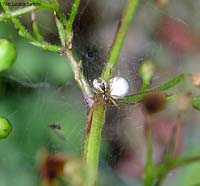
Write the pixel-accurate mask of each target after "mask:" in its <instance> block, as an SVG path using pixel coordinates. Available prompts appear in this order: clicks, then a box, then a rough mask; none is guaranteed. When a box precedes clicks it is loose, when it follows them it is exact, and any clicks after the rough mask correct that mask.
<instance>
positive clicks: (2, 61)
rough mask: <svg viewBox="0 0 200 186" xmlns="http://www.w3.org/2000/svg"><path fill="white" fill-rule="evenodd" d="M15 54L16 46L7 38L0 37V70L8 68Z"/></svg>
mask: <svg viewBox="0 0 200 186" xmlns="http://www.w3.org/2000/svg"><path fill="white" fill-rule="evenodd" d="M16 56H17V53H16V48H15V46H14V44H13V43H12V42H10V41H9V40H7V39H0V71H3V70H6V69H8V68H9V67H10V66H11V65H12V64H13V63H14V61H15V59H16Z"/></svg>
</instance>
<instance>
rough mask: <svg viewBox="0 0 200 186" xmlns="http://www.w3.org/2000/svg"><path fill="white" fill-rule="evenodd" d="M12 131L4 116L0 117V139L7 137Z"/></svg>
mask: <svg viewBox="0 0 200 186" xmlns="http://www.w3.org/2000/svg"><path fill="white" fill-rule="evenodd" d="M11 131H12V125H11V123H10V121H9V120H8V119H6V118H5V117H2V116H1V117H0V139H3V138H7V137H8V135H9V134H10V132H11Z"/></svg>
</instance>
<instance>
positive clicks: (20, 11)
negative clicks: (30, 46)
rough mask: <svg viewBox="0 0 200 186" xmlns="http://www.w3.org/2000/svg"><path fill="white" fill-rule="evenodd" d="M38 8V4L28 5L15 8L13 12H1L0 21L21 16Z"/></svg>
mask: <svg viewBox="0 0 200 186" xmlns="http://www.w3.org/2000/svg"><path fill="white" fill-rule="evenodd" d="M37 8H38V7H36V6H28V7H25V8H21V9H18V10H15V11H13V12H8V13H1V14H0V21H5V20H7V19H10V18H13V17H17V16H21V15H23V14H26V13H28V12H31V11H33V10H36V9H37Z"/></svg>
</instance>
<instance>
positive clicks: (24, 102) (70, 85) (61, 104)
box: [0, 0, 178, 186]
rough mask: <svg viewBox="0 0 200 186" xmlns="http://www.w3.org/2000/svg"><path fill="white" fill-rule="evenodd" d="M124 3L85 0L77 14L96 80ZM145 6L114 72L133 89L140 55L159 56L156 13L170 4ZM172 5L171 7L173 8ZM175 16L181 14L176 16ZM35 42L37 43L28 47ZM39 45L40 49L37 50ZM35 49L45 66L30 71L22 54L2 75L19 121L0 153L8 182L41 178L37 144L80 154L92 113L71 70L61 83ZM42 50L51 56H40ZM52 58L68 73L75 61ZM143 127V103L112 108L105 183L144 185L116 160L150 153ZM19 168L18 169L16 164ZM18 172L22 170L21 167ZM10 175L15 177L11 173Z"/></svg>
mask: <svg viewBox="0 0 200 186" xmlns="http://www.w3.org/2000/svg"><path fill="white" fill-rule="evenodd" d="M118 3H119V4H118ZM123 4H124V2H123V1H118V2H117V3H116V2H115V0H111V1H109V2H104V1H102V2H100V1H98V2H96V1H92V0H86V2H85V3H84V2H83V3H82V5H81V6H82V8H81V11H80V13H79V15H78V19H77V20H76V26H75V35H74V43H73V46H74V53H75V55H76V57H77V59H79V60H82V63H83V71H84V75H85V77H86V78H87V80H88V82H89V83H90V84H92V81H93V79H95V78H98V76H99V75H100V73H101V70H102V68H103V65H104V63H105V62H106V55H107V53H108V51H109V49H110V47H111V43H112V40H113V38H114V33H115V30H116V26H117V21H118V20H119V18H120V12H121V11H122V7H123ZM112 9H113V11H111V10H112ZM139 9H140V12H138V13H137V15H136V17H135V21H134V24H133V26H131V28H130V31H129V33H128V36H127V40H126V42H125V44H124V47H123V50H122V53H121V55H120V59H119V65H118V67H117V70H116V72H115V76H122V77H124V78H125V79H127V80H128V82H129V84H130V87H131V89H130V93H136V92H138V90H139V85H140V83H141V82H140V75H139V74H138V66H139V64H140V62H141V61H143V60H146V59H157V57H155V56H156V55H157V50H159V49H160V46H159V45H160V43H157V40H156V38H154V37H153V36H152V34H153V32H154V31H155V27H154V24H156V22H157V19H158V18H157V17H160V16H163V15H164V14H167V10H160V9H159V8H156V7H155V6H154V5H153V3H152V1H142V2H141V5H140V6H139ZM171 9H172V8H169V9H168V11H172V10H171ZM149 15H151V16H149ZM44 17H45V16H44ZM173 17H175V18H177V17H178V15H177V17H176V16H173ZM51 21H52V20H51ZM38 23H39V26H40V28H41V30H42V33H43V34H44V36H45V38H47V39H48V40H49V41H53V42H55V43H56V42H57V39H58V34H57V33H56V32H55V24H52V22H50V23H49V22H46V19H45V18H44V21H42V23H40V21H39V22H38ZM85 25H87V26H85ZM19 46H22V47H21V50H20V51H18V52H19V55H20V53H22V54H21V55H22V57H21V58H20V57H19V58H20V60H21V59H22V58H23V55H25V53H23V50H25V48H26V47H27V46H26V47H25V45H24V44H23V43H20V44H19ZM32 49H33V47H31V48H28V49H27V50H32ZM32 52H33V50H32ZM37 52H39V54H36V53H37ZM34 54H35V56H36V57H35V58H33V59H29V61H26V63H37V65H38V66H39V68H41V69H43V70H41V71H40V70H38V67H36V66H32V67H33V68H32V69H34V71H35V74H30V70H27V68H26V67H25V66H24V67H22V66H20V67H19V68H18V69H15V68H16V67H17V64H19V63H22V62H20V61H18V62H17V64H16V67H14V70H13V71H11V72H10V74H8V75H6V77H5V79H3V80H2V79H1V94H0V100H1V107H0V111H1V114H2V115H5V116H6V117H8V118H9V119H10V120H11V122H12V123H13V128H14V129H13V133H12V134H11V136H10V137H9V138H8V139H7V140H6V141H4V143H2V144H1V148H2V149H4V151H2V152H1V157H2V158H1V160H0V164H1V166H2V169H1V170H0V180H1V181H2V182H1V183H2V184H4V185H5V186H7V185H16V186H27V185H29V186H30V185H33V186H35V185H37V184H36V183H37V179H38V178H37V175H36V174H35V170H36V165H35V162H36V157H37V152H38V149H41V148H43V147H46V148H48V149H49V150H50V151H54V152H59V151H67V152H71V153H75V154H80V153H81V146H82V139H83V133H84V124H85V116H86V111H85V110H86V106H85V104H84V102H83V97H82V95H81V93H80V92H79V90H78V89H77V87H76V86H75V85H74V81H73V76H72V75H71V76H70V75H69V76H67V77H66V76H64V77H65V78H66V79H67V83H66V82H65V81H63V80H61V81H59V83H58V82H57V78H52V73H50V72H49V71H50V70H52V68H54V67H55V66H53V67H52V68H49V71H48V69H47V67H48V65H49V63H48V62H49V61H48V60H49V59H48V57H47V56H48V55H49V53H48V52H41V51H39V50H37V51H35V52H34ZM44 56H46V57H45V60H47V61H46V62H45V60H44V61H43V60H40V58H43V57H44ZM32 57H34V55H32ZM52 58H53V59H54V62H53V63H55V61H56V63H58V64H59V63H62V64H63V65H61V67H60V68H58V69H57V71H59V69H61V68H64V69H65V68H66V69H68V72H69V68H70V67H69V66H66V61H65V60H61V58H62V57H60V58H57V57H55V56H52ZM159 59H160V58H159ZM30 60H31V62H30ZM57 60H58V61H57ZM26 63H23V64H26ZM52 72H55V71H52ZM167 73H168V74H170V72H167ZM65 78H63V79H65ZM132 113H134V114H132ZM77 115H78V117H77ZM136 116H138V118H137V117H136ZM51 124H59V125H60V126H61V129H62V130H61V131H59V133H57V132H56V131H54V130H52V129H51V128H50V127H49V125H51ZM142 133H143V118H142V114H141V110H140V107H139V106H137V107H134V108H131V109H130V107H124V108H122V109H121V110H120V111H118V110H116V109H111V110H109V111H108V119H107V122H106V127H105V129H104V134H105V135H104V137H103V145H102V152H101V153H102V155H101V157H102V156H103V157H105V158H102V159H101V160H100V166H101V169H102V170H103V171H105V172H103V171H101V172H100V174H101V176H102V177H103V178H105V179H102V180H100V182H101V183H100V185H106V186H107V185H115V186H118V185H119V186H129V185H133V184H134V185H139V182H138V181H133V179H129V178H130V177H129V178H127V177H126V176H125V177H124V175H123V174H120V173H119V172H118V167H117V163H118V161H119V160H120V158H121V157H123V153H124V152H125V151H126V150H127V149H128V148H130V147H131V148H132V147H133V148H138V149H139V150H138V152H137V153H138V155H141V157H142V160H143V159H144V155H143V154H144V149H143V147H141V146H142V145H144V139H143V136H142ZM62 134H64V136H65V137H64V138H62ZM132 136H135V137H134V138H133V137H132ZM140 140H141V141H140ZM138 141H139V142H138ZM105 159H106V160H105ZM109 161H110V162H109ZM5 162H6V163H5ZM108 162H109V163H108ZM13 167H18V168H17V170H15V171H13ZM111 167H114V169H112V168H111ZM2 170H3V171H2ZM27 170H28V171H27ZM16 172H21V173H20V174H16ZM7 173H8V174H7ZM23 174H24V175H25V176H24V175H23ZM9 177H12V180H11V179H9ZM20 178H21V179H20ZM21 180H23V181H21ZM103 180H105V183H104V182H103ZM4 185H3V186H4Z"/></svg>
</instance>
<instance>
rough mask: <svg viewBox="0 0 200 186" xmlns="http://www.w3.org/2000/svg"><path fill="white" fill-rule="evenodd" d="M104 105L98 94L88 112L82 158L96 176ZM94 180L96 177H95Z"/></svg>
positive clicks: (103, 120) (103, 119)
mask: <svg viewBox="0 0 200 186" xmlns="http://www.w3.org/2000/svg"><path fill="white" fill-rule="evenodd" d="M105 110H106V109H105V105H104V103H103V100H102V96H101V95H98V97H97V100H96V101H95V103H94V105H93V107H92V108H91V109H90V111H89V114H88V123H87V130H86V136H85V145H84V159H85V161H86V162H87V163H88V165H89V166H90V167H91V168H92V169H93V171H94V172H95V176H97V172H98V162H99V150H100V143H101V133H102V128H103V125H104V122H105ZM95 180H96V179H95Z"/></svg>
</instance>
